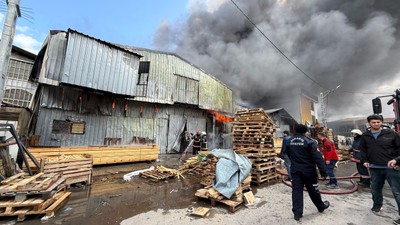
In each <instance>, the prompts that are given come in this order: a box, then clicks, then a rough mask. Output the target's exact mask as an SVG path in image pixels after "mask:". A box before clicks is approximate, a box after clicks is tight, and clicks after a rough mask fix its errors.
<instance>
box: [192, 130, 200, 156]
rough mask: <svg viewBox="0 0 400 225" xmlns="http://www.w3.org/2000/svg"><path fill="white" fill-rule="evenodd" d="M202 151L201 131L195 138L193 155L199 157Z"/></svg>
mask: <svg viewBox="0 0 400 225" xmlns="http://www.w3.org/2000/svg"><path fill="white" fill-rule="evenodd" d="M200 149H201V131H197V132H196V134H195V135H194V137H193V155H197V153H198V152H199V151H200Z"/></svg>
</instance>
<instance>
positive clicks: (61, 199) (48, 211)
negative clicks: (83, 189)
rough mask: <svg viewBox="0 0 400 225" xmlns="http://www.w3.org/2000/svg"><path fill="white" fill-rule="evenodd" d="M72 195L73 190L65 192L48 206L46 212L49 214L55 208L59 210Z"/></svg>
mask: <svg viewBox="0 0 400 225" xmlns="http://www.w3.org/2000/svg"><path fill="white" fill-rule="evenodd" d="M70 195H71V192H65V193H64V194H63V195H62V196H61V197H60V198H59V199H57V201H56V202H54V203H53V204H52V205H51V206H50V207H48V208H47V209H46V210H45V212H46V215H47V216H49V215H50V214H51V213H53V212H54V211H55V210H57V209H58V208H59V207H61V205H62V204H63V203H64V202H65V201H66V200H67V198H68V197H69V196H70Z"/></svg>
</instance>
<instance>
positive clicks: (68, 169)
mask: <svg viewBox="0 0 400 225" xmlns="http://www.w3.org/2000/svg"><path fill="white" fill-rule="evenodd" d="M92 168H93V160H92V157H91V156H90V155H67V156H65V155H63V156H62V157H56V158H42V159H41V172H44V173H61V174H62V177H63V178H65V179H66V184H67V185H71V184H74V183H80V182H84V183H86V184H91V183H92Z"/></svg>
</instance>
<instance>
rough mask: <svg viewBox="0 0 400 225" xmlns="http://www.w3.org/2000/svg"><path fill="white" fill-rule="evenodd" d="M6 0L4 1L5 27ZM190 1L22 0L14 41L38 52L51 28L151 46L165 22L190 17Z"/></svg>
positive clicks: (19, 45) (2, 10) (2, 17)
mask: <svg viewBox="0 0 400 225" xmlns="http://www.w3.org/2000/svg"><path fill="white" fill-rule="evenodd" d="M4 2H5V0H1V4H0V6H2V7H1V8H0V14H1V15H0V19H1V27H2V25H3V24H4V17H5V9H4V7H5V3H4ZM187 4H188V1H187V0H168V1H165V0H146V1H137V0H120V1H108V0H107V1H106V0H84V1H81V0H68V1H57V0H20V7H21V10H22V18H18V20H17V28H16V33H15V39H14V44H15V45H16V46H18V47H21V48H23V49H25V50H28V51H31V52H33V53H37V52H38V51H39V49H40V47H41V45H42V43H43V41H44V40H45V38H46V36H47V35H48V32H49V30H67V29H68V28H71V29H74V30H77V31H79V32H82V33H84V34H87V35H89V36H92V37H96V38H99V39H102V40H105V41H107V42H114V43H119V44H124V45H132V46H139V47H144V48H151V47H152V42H153V35H154V32H155V31H156V30H157V28H158V26H159V25H160V24H162V23H163V22H164V21H172V22H174V23H179V21H183V20H184V19H185V17H186V9H187Z"/></svg>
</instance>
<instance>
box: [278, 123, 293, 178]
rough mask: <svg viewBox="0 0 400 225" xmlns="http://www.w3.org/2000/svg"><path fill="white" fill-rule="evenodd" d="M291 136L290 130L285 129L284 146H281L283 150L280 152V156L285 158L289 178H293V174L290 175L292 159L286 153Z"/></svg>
mask: <svg viewBox="0 0 400 225" xmlns="http://www.w3.org/2000/svg"><path fill="white" fill-rule="evenodd" d="M290 138H291V136H290V134H289V131H287V130H285V131H283V140H282V147H281V152H280V153H279V156H280V157H281V158H283V160H284V161H285V166H286V170H287V173H288V180H292V176H291V175H290V166H291V163H290V159H289V157H288V155H287V153H286V146H287V144H288V143H289V140H290Z"/></svg>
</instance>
